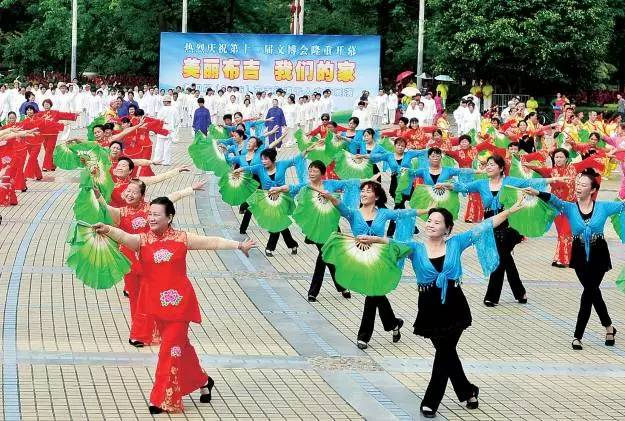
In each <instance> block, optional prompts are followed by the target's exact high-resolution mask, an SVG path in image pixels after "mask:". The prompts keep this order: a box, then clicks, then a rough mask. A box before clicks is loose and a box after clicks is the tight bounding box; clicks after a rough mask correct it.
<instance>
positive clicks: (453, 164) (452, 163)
mask: <svg viewBox="0 0 625 421" xmlns="http://www.w3.org/2000/svg"><path fill="white" fill-rule="evenodd" d="M441 165H442V166H443V167H450V168H458V167H459V165H458V161H456V160H455V159H453V158H452V157H451V156H449V155H443V159H441Z"/></svg>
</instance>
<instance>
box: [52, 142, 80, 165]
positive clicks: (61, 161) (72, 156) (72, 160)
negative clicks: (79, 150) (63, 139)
mask: <svg viewBox="0 0 625 421" xmlns="http://www.w3.org/2000/svg"><path fill="white" fill-rule="evenodd" d="M52 158H53V160H54V165H56V166H57V167H59V168H62V169H64V170H75V169H76V168H78V167H80V158H78V155H77V154H76V153H74V151H73V150H71V149H70V148H69V146H68V145H67V144H66V143H61V144H58V145H56V146H55V147H54V155H53V156H52Z"/></svg>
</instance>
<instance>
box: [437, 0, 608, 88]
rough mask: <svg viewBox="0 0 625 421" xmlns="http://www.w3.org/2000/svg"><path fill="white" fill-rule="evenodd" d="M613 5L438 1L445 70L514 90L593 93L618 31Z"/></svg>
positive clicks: (580, 0)
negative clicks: (556, 89)
mask: <svg viewBox="0 0 625 421" xmlns="http://www.w3.org/2000/svg"><path fill="white" fill-rule="evenodd" d="M608 6H609V0H559V1H549V0H507V1H502V0H482V1H474V0H432V1H430V2H429V8H430V10H431V11H432V14H431V16H430V19H429V20H428V25H427V26H426V27H427V28H428V38H427V41H426V42H427V45H428V48H429V49H431V51H432V52H434V53H435V55H430V56H429V57H430V60H431V62H433V66H432V67H433V68H434V69H435V70H436V71H437V72H449V73H451V74H453V75H456V76H457V77H467V78H469V79H488V80H495V81H499V82H500V83H509V84H511V85H514V88H517V89H519V88H528V87H530V86H531V88H532V90H534V91H535V90H537V89H540V88H541V87H546V86H551V87H553V85H556V86H568V87H578V88H581V87H592V86H593V85H594V84H596V83H599V82H602V80H600V79H599V78H600V77H601V72H597V69H598V68H599V67H601V66H603V65H604V63H605V61H606V59H607V49H608V45H609V42H610V39H611V36H612V31H613V28H614V19H613V13H612V11H611V9H610V8H609V7H608Z"/></svg>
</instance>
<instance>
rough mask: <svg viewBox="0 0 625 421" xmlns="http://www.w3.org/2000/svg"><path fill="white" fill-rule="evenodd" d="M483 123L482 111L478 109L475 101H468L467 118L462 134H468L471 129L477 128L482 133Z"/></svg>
mask: <svg viewBox="0 0 625 421" xmlns="http://www.w3.org/2000/svg"><path fill="white" fill-rule="evenodd" d="M481 123H482V116H481V115H480V112H479V111H478V110H477V107H476V105H475V103H474V102H473V101H470V102H468V103H467V111H466V113H465V120H464V124H463V126H462V128H463V130H464V131H463V132H462V133H461V134H466V133H468V132H469V131H471V130H473V129H475V132H476V133H480V129H481V127H480V126H481Z"/></svg>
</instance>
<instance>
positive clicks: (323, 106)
mask: <svg viewBox="0 0 625 421" xmlns="http://www.w3.org/2000/svg"><path fill="white" fill-rule="evenodd" d="M319 105H320V108H319V111H320V114H328V115H329V116H330V120H332V112H333V111H334V100H333V99H332V91H330V90H329V89H326V90H325V91H323V96H322V97H321V99H319Z"/></svg>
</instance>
